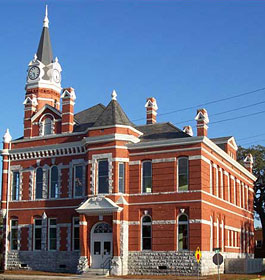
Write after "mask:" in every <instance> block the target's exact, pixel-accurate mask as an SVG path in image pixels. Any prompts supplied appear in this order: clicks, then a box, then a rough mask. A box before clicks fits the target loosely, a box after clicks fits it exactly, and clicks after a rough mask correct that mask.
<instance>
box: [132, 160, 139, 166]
mask: <svg viewBox="0 0 265 280" xmlns="http://www.w3.org/2000/svg"><path fill="white" fill-rule="evenodd" d="M140 164H141V161H140V160H134V161H129V165H140Z"/></svg>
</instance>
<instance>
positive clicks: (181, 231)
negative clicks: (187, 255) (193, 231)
mask: <svg viewBox="0 0 265 280" xmlns="http://www.w3.org/2000/svg"><path fill="white" fill-rule="evenodd" d="M188 249H189V221H188V216H187V215H186V214H181V215H180V216H179V218H178V250H179V251H182V250H188Z"/></svg>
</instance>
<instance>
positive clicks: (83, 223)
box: [79, 221, 87, 226]
mask: <svg viewBox="0 0 265 280" xmlns="http://www.w3.org/2000/svg"><path fill="white" fill-rule="evenodd" d="M79 225H80V226H87V222H86V221H79Z"/></svg>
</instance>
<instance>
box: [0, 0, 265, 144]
mask: <svg viewBox="0 0 265 280" xmlns="http://www.w3.org/2000/svg"><path fill="white" fill-rule="evenodd" d="M45 4H48V6H49V20H50V35H51V40H52V47H53V53H54V56H58V58H59V62H60V63H61V65H62V68H63V72H62V86H63V87H69V86H72V87H73V88H75V90H76V95H77V100H76V105H75V112H78V111H81V110H83V109H86V108H88V107H90V106H93V105H95V104H98V103H103V104H104V105H107V104H108V102H109V101H110V95H111V92H112V90H113V89H116V91H117V94H118V101H119V103H120V104H121V106H122V107H123V109H124V111H125V112H126V113H127V115H128V116H129V118H130V119H131V120H132V121H134V122H135V123H136V124H142V123H144V122H145V108H144V105H145V100H146V98H147V97H150V96H154V97H156V99H157V103H158V107H159V110H158V121H159V122H166V121H170V122H172V123H173V124H176V125H177V126H178V127H180V128H183V126H184V125H192V126H193V129H194V132H195V133H196V128H195V125H196V124H195V121H194V120H193V119H194V117H195V114H196V108H197V107H198V108H199V107H202V106H199V105H200V104H204V103H207V102H211V101H215V100H219V99H224V98H229V97H232V96H234V95H238V94H241V93H245V92H249V91H253V90H256V89H260V88H265V1H253V0H251V1H244V0H240V1H233V0H230V1H225V0H223V1H215V0H208V1H207V0H204V1H200V0H196V1H195V0H194V1H192V0H190V1H187V0H182V1H174V0H168V1H167V0H163V1H162V0H160V1H154V0H146V1H145V0H142V1H140V0H116V1H115V0H86V1H85V0H61V1H52V0H48V1H40V0H13V1H7V0H2V1H1V17H0V34H1V36H0V44H1V52H0V58H1V67H0V79H1V100H2V102H1V103H0V108H1V116H2V118H1V122H0V133H1V134H3V133H4V131H5V129H6V128H7V127H8V128H10V133H11V135H12V136H13V138H17V137H20V136H21V135H22V133H23V105H22V103H23V101H24V96H25V90H24V87H25V81H26V75H27V73H26V70H27V65H28V63H29V61H30V60H31V59H32V57H33V55H34V54H35V53H36V51H37V46H38V43H39V39H40V35H41V30H42V21H43V17H44V10H45ZM263 102H265V90H261V91H258V92H255V93H252V94H247V95H244V96H242V97H240V98H239V97H238V98H233V99H229V100H226V101H223V102H217V103H213V104H209V105H207V106H204V107H205V108H206V109H207V110H208V114H209V118H210V123H209V130H208V132H209V137H220V136H227V135H233V136H235V138H236V140H237V143H238V144H241V145H243V146H245V147H247V146H249V145H252V144H264V142H265V126H264V120H265V112H263V113H260V114H257V115H252V116H248V117H245V118H238V117H241V116H244V115H248V114H253V113H255V112H262V111H265V106H264V104H265V103H263ZM253 104H256V105H253ZM249 105H251V106H250V107H249V108H247V107H248V106H249ZM187 107H194V108H192V109H189V110H185V111H179V112H175V113H171V114H165V113H168V112H171V111H177V110H181V109H183V108H187ZM241 107H244V108H243V109H238V108H241ZM234 109H238V110H237V111H232V112H230V113H222V112H225V111H228V110H234ZM216 113H222V114H219V115H216V116H215V115H213V114H216ZM229 118H237V119H235V120H232V121H223V122H220V123H214V122H216V121H219V120H224V119H229ZM189 120H193V121H189ZM256 135H259V136H256ZM253 136H255V137H253Z"/></svg>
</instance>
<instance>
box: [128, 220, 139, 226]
mask: <svg viewBox="0 0 265 280" xmlns="http://www.w3.org/2000/svg"><path fill="white" fill-rule="evenodd" d="M128 225H129V226H138V225H140V221H128Z"/></svg>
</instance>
